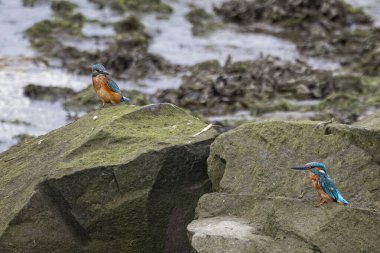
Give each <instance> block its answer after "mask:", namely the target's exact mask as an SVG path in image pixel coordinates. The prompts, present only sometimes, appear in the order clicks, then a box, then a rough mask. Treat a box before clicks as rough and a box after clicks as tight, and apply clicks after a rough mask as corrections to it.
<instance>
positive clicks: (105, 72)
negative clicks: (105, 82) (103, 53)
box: [100, 70, 110, 76]
mask: <svg viewBox="0 0 380 253" xmlns="http://www.w3.org/2000/svg"><path fill="white" fill-rule="evenodd" d="M100 73H102V74H103V75H106V76H108V75H109V74H110V73H108V72H107V71H105V70H102V71H101V72H100Z"/></svg>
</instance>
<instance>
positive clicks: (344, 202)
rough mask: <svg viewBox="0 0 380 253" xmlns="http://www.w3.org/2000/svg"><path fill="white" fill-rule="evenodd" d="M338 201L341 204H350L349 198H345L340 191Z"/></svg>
mask: <svg viewBox="0 0 380 253" xmlns="http://www.w3.org/2000/svg"><path fill="white" fill-rule="evenodd" d="M337 202H338V203H339V204H342V205H345V206H346V205H348V201H347V200H345V199H344V198H343V197H342V195H340V193H339V192H338V199H337Z"/></svg>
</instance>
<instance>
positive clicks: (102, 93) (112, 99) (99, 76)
mask: <svg viewBox="0 0 380 253" xmlns="http://www.w3.org/2000/svg"><path fill="white" fill-rule="evenodd" d="M92 86H93V87H94V89H95V91H96V94H98V97H99V98H100V100H101V101H102V107H104V106H105V104H112V105H115V104H119V103H121V102H128V101H129V99H128V98H127V97H124V96H123V95H122V94H121V91H120V88H119V86H117V84H116V83H115V81H114V80H112V79H111V78H110V77H109V73H108V72H107V70H106V68H105V67H104V66H103V65H102V64H94V65H92Z"/></svg>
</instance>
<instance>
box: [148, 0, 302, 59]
mask: <svg viewBox="0 0 380 253" xmlns="http://www.w3.org/2000/svg"><path fill="white" fill-rule="evenodd" d="M164 2H166V3H168V4H170V6H172V7H173V10H174V13H173V14H172V15H171V16H170V17H169V19H167V20H165V19H164V20H162V19H157V18H156V15H148V16H145V17H144V18H143V19H142V22H143V23H144V24H145V26H146V27H148V32H149V33H150V34H153V41H152V43H151V45H150V47H149V50H150V52H152V53H156V54H160V55H162V56H164V57H165V58H166V59H168V60H169V61H171V62H172V63H176V64H184V65H186V64H187V65H192V64H195V63H198V62H201V61H206V60H210V59H217V60H219V61H220V62H221V63H223V62H224V61H225V60H226V59H227V57H228V55H231V56H232V58H233V60H253V59H256V58H258V57H259V56H260V55H269V54H270V55H273V56H277V57H279V58H281V59H284V60H294V59H296V58H298V57H299V53H298V51H297V49H296V45H295V44H293V43H291V42H289V41H286V40H283V39H280V38H276V37H273V36H270V35H265V34H254V33H240V32H238V31H237V30H238V29H236V28H235V29H234V27H233V26H227V27H226V28H225V29H223V30H219V31H216V32H212V33H210V34H209V35H207V36H204V37H194V36H193V35H192V32H191V28H192V25H191V24H190V23H189V22H188V21H187V19H186V17H185V16H186V14H187V13H188V12H189V11H190V10H191V8H190V7H189V6H188V4H189V3H192V4H195V5H197V6H201V7H203V8H205V9H206V10H210V11H211V9H212V5H213V4H214V5H218V4H220V3H221V2H222V1H186V0H183V1H164Z"/></svg>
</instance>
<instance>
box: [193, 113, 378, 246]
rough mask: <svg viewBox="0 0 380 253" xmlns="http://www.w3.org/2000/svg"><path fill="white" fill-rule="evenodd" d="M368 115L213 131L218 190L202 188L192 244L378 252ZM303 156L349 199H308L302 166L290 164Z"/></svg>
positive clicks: (374, 158)
mask: <svg viewBox="0 0 380 253" xmlns="http://www.w3.org/2000/svg"><path fill="white" fill-rule="evenodd" d="M374 118H376V114H374V116H372V117H371V118H369V119H367V120H366V122H364V123H363V124H362V125H360V123H358V125H357V126H347V125H341V124H324V123H318V122H311V121H300V122H280V121H267V122H258V123H247V124H244V125H242V126H240V127H238V128H236V129H234V130H231V131H229V132H227V133H224V134H222V135H220V136H219V137H218V138H216V140H215V142H214V143H213V144H212V145H211V151H210V156H209V158H208V174H209V177H210V179H211V181H212V184H213V189H214V190H215V191H217V192H215V193H209V194H206V195H204V196H202V198H201V199H200V201H199V203H198V207H197V212H196V217H197V219H196V220H194V221H193V222H192V223H191V224H190V225H189V226H188V232H189V236H190V238H191V243H192V246H193V248H194V249H195V251H196V252H200V253H205V252H207V253H210V252H218V253H220V252H234V253H235V252H249V253H254V252H377V251H378V249H379V248H380V234H379V230H380V213H379V209H380V194H379V193H380V191H379V186H380V131H379V129H378V128H376V124H375V123H374V122H376V120H375V119H374ZM377 122H378V121H377ZM364 126H366V127H364ZM374 126H375V127H374ZM310 161H320V162H324V163H325V164H326V166H327V168H328V169H327V171H328V173H329V175H330V176H331V177H332V179H333V180H334V182H335V185H336V186H337V188H338V189H339V190H340V192H341V194H342V195H343V196H344V197H345V198H346V199H347V200H348V201H349V202H350V204H349V205H348V206H340V205H338V204H336V203H329V204H327V205H324V206H322V207H320V208H317V207H315V205H316V204H317V202H318V199H317V194H316V193H315V191H314V189H312V188H311V186H310V184H309V180H308V176H307V173H306V172H300V171H294V170H291V169H290V167H292V166H297V165H303V164H305V163H307V162H310Z"/></svg>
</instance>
